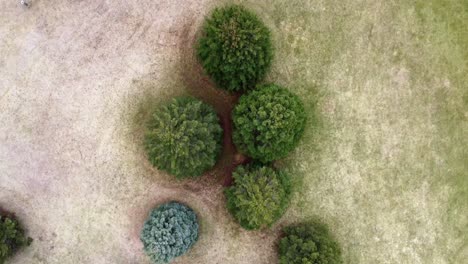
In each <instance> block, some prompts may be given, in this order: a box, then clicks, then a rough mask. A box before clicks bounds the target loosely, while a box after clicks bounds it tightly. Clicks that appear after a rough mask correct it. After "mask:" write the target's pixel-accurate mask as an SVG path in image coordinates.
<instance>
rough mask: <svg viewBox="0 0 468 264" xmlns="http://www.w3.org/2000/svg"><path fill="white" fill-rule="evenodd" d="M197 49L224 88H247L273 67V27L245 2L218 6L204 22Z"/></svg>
mask: <svg viewBox="0 0 468 264" xmlns="http://www.w3.org/2000/svg"><path fill="white" fill-rule="evenodd" d="M197 53H198V57H199V58H200V61H201V63H202V65H203V68H204V69H205V71H206V72H207V73H208V75H210V76H211V77H212V78H213V80H214V81H215V82H216V83H217V84H218V85H219V86H220V87H221V88H223V89H226V90H228V91H231V92H233V91H245V90H247V89H250V88H253V87H254V86H255V85H256V84H257V82H258V81H260V80H261V79H263V77H264V76H265V74H266V72H267V71H268V69H269V68H270V65H271V60H272V58H273V51H272V45H271V40H270V31H269V30H268V28H267V27H266V26H265V25H264V24H263V22H262V21H261V20H260V19H259V18H258V17H257V16H256V15H255V14H253V13H251V12H250V11H248V10H247V9H245V8H244V7H242V6H238V5H232V6H227V7H224V8H217V9H215V10H214V11H213V14H212V15H211V17H210V18H208V19H207V20H206V22H205V25H204V27H203V36H202V37H201V38H200V40H199V43H198V47H197Z"/></svg>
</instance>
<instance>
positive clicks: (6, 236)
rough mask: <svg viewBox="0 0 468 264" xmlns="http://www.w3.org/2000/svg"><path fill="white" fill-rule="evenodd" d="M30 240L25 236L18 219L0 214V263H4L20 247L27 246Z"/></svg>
mask: <svg viewBox="0 0 468 264" xmlns="http://www.w3.org/2000/svg"><path fill="white" fill-rule="evenodd" d="M31 242H32V239H31V238H30V237H26V236H25V234H24V231H23V229H22V228H21V226H20V225H19V223H18V221H17V220H16V219H14V218H13V217H8V216H1V215H0V264H3V263H5V261H6V259H7V258H9V257H11V256H12V255H13V254H14V253H15V252H17V251H18V250H19V249H20V248H21V247H24V246H29V245H30V244H31Z"/></svg>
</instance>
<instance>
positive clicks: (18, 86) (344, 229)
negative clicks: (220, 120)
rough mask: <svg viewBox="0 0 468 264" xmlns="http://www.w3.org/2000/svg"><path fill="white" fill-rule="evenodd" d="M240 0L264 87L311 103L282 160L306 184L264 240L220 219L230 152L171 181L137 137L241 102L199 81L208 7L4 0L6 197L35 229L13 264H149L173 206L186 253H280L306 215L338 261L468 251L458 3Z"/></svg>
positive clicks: (212, 257) (240, 257) (461, 10)
mask: <svg viewBox="0 0 468 264" xmlns="http://www.w3.org/2000/svg"><path fill="white" fill-rule="evenodd" d="M221 2H223V1H220V2H216V3H217V4H220V3H221ZM241 2H242V3H244V4H245V5H247V6H249V7H250V8H252V9H254V10H255V11H257V13H259V14H260V15H261V17H262V18H263V19H264V20H265V21H266V22H267V23H268V24H269V26H270V27H271V28H272V31H273V36H274V38H275V42H276V55H277V57H276V61H275V63H274V67H273V69H272V73H271V74H270V76H269V81H275V82H278V83H280V84H282V85H285V86H287V87H290V89H292V90H293V91H294V92H296V93H298V94H299V95H300V96H301V98H302V99H303V100H304V102H305V103H306V107H307V108H308V111H309V121H310V122H309V127H308V130H307V134H306V136H305V138H304V140H303V144H302V145H301V147H300V148H299V149H298V150H297V151H295V152H294V153H293V155H292V156H291V158H289V159H288V160H286V162H283V164H286V165H285V166H286V167H287V169H288V170H289V171H290V172H291V175H293V176H294V178H295V179H296V181H297V182H298V185H299V186H300V187H299V193H298V194H297V195H296V197H295V200H294V204H293V206H292V208H291V209H290V210H289V212H288V214H287V216H286V217H284V218H283V220H282V222H281V223H279V225H278V226H275V227H274V229H273V230H272V231H266V232H246V231H243V230H241V229H240V228H239V227H238V226H237V225H236V224H235V223H234V222H233V221H232V219H231V218H230V217H229V216H228V215H227V214H226V210H225V208H224V198H223V195H222V188H221V184H220V183H222V182H223V178H222V177H223V176H221V178H219V176H220V173H219V171H218V169H219V168H223V166H224V165H226V164H229V163H230V162H231V161H232V159H233V158H234V157H232V155H231V156H230V155H225V156H226V157H227V158H226V159H225V160H222V161H220V164H219V165H218V167H217V168H216V169H215V170H213V171H212V172H210V173H209V175H206V176H204V177H202V178H201V179H200V180H193V181H188V182H176V183H174V182H171V181H170V177H169V176H168V175H166V174H163V173H160V172H158V171H155V170H154V169H152V168H151V166H150V165H149V164H148V162H147V161H146V159H145V157H144V154H143V152H142V149H141V147H140V145H139V144H138V143H139V142H141V135H142V133H141V132H142V126H141V124H142V122H143V121H144V120H145V119H146V117H147V113H148V111H149V110H150V109H151V107H155V106H157V105H158V104H159V103H161V102H163V101H164V100H165V99H166V98H168V97H171V96H174V95H177V94H182V93H184V92H187V91H188V92H191V93H194V94H195V95H197V96H204V99H205V100H207V101H209V102H210V103H211V104H213V105H214V106H215V107H216V108H217V109H221V108H223V109H228V108H224V106H225V105H224V104H228V105H232V103H233V101H234V100H235V98H232V97H229V96H227V95H226V94H222V93H221V94H220V97H221V98H223V100H219V101H218V100H213V98H214V97H212V96H211V95H210V96H208V97H206V93H200V91H196V88H197V87H204V86H206V88H209V89H210V91H213V92H215V91H216V90H213V89H212V86H211V84H210V83H209V81H208V80H207V79H206V78H205V77H203V75H201V74H200V72H199V71H198V69H197V67H196V64H194V58H193V53H191V51H190V46H191V42H192V41H193V39H194V37H195V35H196V34H197V31H198V29H199V26H200V23H201V21H202V19H203V15H204V14H205V13H206V12H207V10H209V9H211V7H212V5H213V3H214V1H208V0H207V1H189V0H185V1H182V0H165V1H164V0H163V1H135V2H134V1H112V2H108V1H88V0H84V1H76V2H75V1H61V2H56V3H54V4H51V3H49V2H47V1H42V0H37V1H34V2H33V6H32V8H31V9H29V10H25V9H22V8H21V7H20V6H19V5H18V3H16V1H3V2H1V3H0V51H1V54H2V56H1V57H0V122H1V124H2V125H1V126H0V207H4V208H5V209H7V210H9V211H14V212H16V214H17V216H18V217H19V218H20V219H21V220H22V222H23V224H24V226H25V227H27V229H28V230H29V235H30V236H31V237H33V238H34V239H35V241H34V243H33V245H32V246H31V247H30V248H28V249H26V250H24V251H23V252H21V254H19V255H18V256H17V257H16V258H14V259H13V260H12V261H11V263H18V264H19V263H28V264H29V263H31V264H36V263H93V264H99V263H148V260H147V259H146V257H145V256H144V255H143V253H142V251H141V247H142V246H141V243H140V242H139V239H138V235H139V234H138V233H139V230H140V228H141V226H142V224H143V221H144V219H145V217H146V214H147V212H148V211H149V210H150V209H151V208H152V207H153V206H155V205H156V204H158V203H161V202H163V201H168V200H171V199H177V200H180V201H182V202H185V203H187V204H189V205H190V206H192V207H193V208H194V209H195V210H196V211H197V212H198V213H199V215H200V218H201V221H202V235H201V240H200V242H199V243H198V244H197V245H196V246H195V247H194V249H193V250H192V251H191V252H190V254H188V255H187V256H185V257H183V258H181V259H179V260H178V261H177V262H176V263H195V264H196V263H204V264H205V263H236V264H237V263H258V264H260V263H275V261H276V256H275V253H274V241H275V236H276V233H275V232H276V231H277V230H278V229H279V226H281V225H283V224H285V223H289V222H294V221H299V220H302V219H308V218H310V217H318V218H320V219H322V220H323V221H324V222H326V223H328V224H329V225H330V227H331V230H332V233H334V234H335V235H336V237H337V238H338V240H339V241H340V242H341V244H342V245H343V250H344V256H345V260H346V263H412V264H413V263H437V264H439V263H463V260H464V259H467V257H468V239H467V234H468V232H467V231H468V219H467V214H466V212H467V211H468V204H467V201H468V183H467V179H468V175H467V171H468V168H467V164H468V162H466V161H467V159H468V158H467V153H466V150H467V149H468V147H467V146H468V142H467V137H466V131H468V122H467V118H468V113H467V111H468V106H467V104H468V95H467V90H468V89H467V86H466V84H467V83H468V79H467V78H468V77H467V74H466V72H467V71H468V70H467V61H468V49H467V45H468V44H467V43H468V41H467V36H468V34H466V30H467V28H468V25H467V23H468V11H467V8H468V7H467V5H466V1H463V0H460V1H459V0H453V1H450V0H443V1H437V0H434V1H412V2H408V1H354V0H353V1H351V0H349V1H342V0H340V1H338V0H336V1H335V0H328V1H308V0H307V1H306V0H292V1H286V0H284V1H283V0H276V1H241ZM184 86H186V87H188V89H187V91H184V89H183V88H182V87H184ZM225 111H226V112H228V111H227V110H225ZM226 112H223V113H220V114H221V115H222V116H223V117H224V122H225V123H227V120H226V117H227V113H226ZM136 143H137V144H136ZM225 151H226V154H229V153H234V151H232V149H230V150H229V149H226V150H225ZM214 175H217V176H218V178H216V177H214ZM302 178H303V180H301V179H302Z"/></svg>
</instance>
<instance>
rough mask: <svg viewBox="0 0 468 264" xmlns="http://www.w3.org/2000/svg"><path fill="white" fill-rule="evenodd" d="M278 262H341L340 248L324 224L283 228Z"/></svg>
mask: <svg viewBox="0 0 468 264" xmlns="http://www.w3.org/2000/svg"><path fill="white" fill-rule="evenodd" d="M279 255H280V264H341V263H343V261H342V258H341V250H340V248H339V246H338V244H337V243H336V242H335V241H334V239H333V238H332V237H331V236H330V234H329V232H328V229H327V228H326V226H324V225H322V224H320V223H316V222H313V223H307V224H300V225H297V226H290V227H286V228H285V229H284V237H283V238H282V239H281V241H280V246H279Z"/></svg>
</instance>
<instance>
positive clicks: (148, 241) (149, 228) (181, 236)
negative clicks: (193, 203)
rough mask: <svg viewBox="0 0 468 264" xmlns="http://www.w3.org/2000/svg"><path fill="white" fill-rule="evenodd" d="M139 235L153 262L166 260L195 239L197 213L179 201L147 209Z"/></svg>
mask: <svg viewBox="0 0 468 264" xmlns="http://www.w3.org/2000/svg"><path fill="white" fill-rule="evenodd" d="M140 238H141V241H142V242H143V246H144V250H145V252H146V254H147V255H148V256H149V257H150V258H151V260H152V261H153V262H154V263H169V262H170V261H172V260H173V259H174V258H176V257H179V256H181V255H183V254H185V253H186V252H187V251H188V250H189V249H190V248H191V247H192V246H193V245H194V244H195V242H196V241H197V240H198V222H197V216H196V215H195V213H194V212H193V210H192V209H190V208H189V207H187V206H185V205H183V204H180V203H177V202H170V203H167V204H163V205H161V206H159V207H158V208H156V209H154V210H153V211H151V213H150V215H149V217H148V219H147V220H146V222H145V224H144V226H143V230H142V231H141V235H140Z"/></svg>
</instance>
